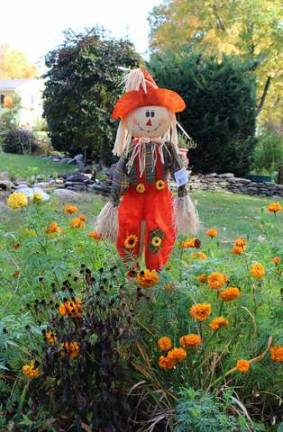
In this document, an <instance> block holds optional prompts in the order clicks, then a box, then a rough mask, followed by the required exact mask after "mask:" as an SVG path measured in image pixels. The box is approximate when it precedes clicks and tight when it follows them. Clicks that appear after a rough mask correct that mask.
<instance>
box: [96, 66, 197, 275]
mask: <svg viewBox="0 0 283 432" xmlns="http://www.w3.org/2000/svg"><path fill="white" fill-rule="evenodd" d="M184 109H185V102H184V100H183V99H182V98H181V96H180V95H178V94H177V93H176V92H174V91H172V90H167V89H163V88H159V87H158V86H157V85H156V83H155V81H154V80H153V78H152V76H151V75H150V73H149V72H147V71H146V70H142V69H134V70H132V71H131V72H130V73H129V74H128V76H127V77H126V80H125V93H124V94H123V95H122V96H121V97H120V99H119V100H118V101H117V103H116V105H115V107H114V110H113V113H112V117H113V119H120V124H119V127H118V131H117V135H116V141H115V144H114V149H113V153H114V155H116V156H118V157H119V161H118V162H117V164H116V166H115V170H114V174H113V183H112V193H111V199H110V201H109V202H108V203H107V204H106V206H105V207H104V208H103V209H102V211H101V213H100V215H99V216H98V218H97V225H96V230H97V231H98V232H99V233H101V234H102V236H103V237H104V238H109V239H111V240H112V241H115V242H116V246H117V250H118V253H119V255H120V256H121V258H122V259H123V261H124V262H125V263H126V262H130V263H133V262H136V263H137V262H138V259H139V258H141V257H142V255H143V254H144V259H145V264H146V267H147V268H148V269H150V270H156V271H160V270H161V269H162V268H163V267H164V265H165V264H166V262H167V260H168V258H169V256H170V253H171V251H172V249H173V247H174V243H175V241H176V236H177V233H178V232H179V233H182V234H187V233H188V232H191V233H195V232H196V231H197V229H198V217H197V213H196V210H195V208H194V205H193V203H192V201H191V199H190V198H189V196H188V193H187V190H186V183H187V181H188V173H187V171H186V169H185V168H184V167H183V163H182V161H181V158H180V156H179V154H178V135H177V123H176V116H175V113H177V112H181V111H183V110H184ZM170 175H171V176H172V177H173V179H174V180H175V182H176V184H177V188H178V192H177V194H178V196H177V197H176V198H175V200H174V198H173V195H172V192H171V191H170V189H169V186H168V178H169V176H170Z"/></svg>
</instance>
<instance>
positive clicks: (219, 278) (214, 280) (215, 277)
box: [207, 272, 227, 290]
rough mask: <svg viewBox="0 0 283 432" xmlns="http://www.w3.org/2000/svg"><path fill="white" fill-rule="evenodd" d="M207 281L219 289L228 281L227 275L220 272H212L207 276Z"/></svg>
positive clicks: (211, 286)
mask: <svg viewBox="0 0 283 432" xmlns="http://www.w3.org/2000/svg"><path fill="white" fill-rule="evenodd" d="M207 282H208V285H209V286H210V288H212V289H215V290H218V289H221V288H223V286H224V285H225V283H226V282H227V276H226V275H225V274H223V273H220V272H212V273H211V274H210V275H209V276H208V277H207Z"/></svg>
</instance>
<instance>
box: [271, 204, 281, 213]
mask: <svg viewBox="0 0 283 432" xmlns="http://www.w3.org/2000/svg"><path fill="white" fill-rule="evenodd" d="M267 210H268V211H270V213H274V214H275V213H278V212H280V211H282V207H281V204H280V203H279V202H273V203H271V204H268V206H267Z"/></svg>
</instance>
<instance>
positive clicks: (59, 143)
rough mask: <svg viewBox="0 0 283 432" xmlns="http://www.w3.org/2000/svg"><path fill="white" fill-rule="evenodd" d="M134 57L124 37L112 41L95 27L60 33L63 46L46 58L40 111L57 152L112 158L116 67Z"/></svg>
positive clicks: (134, 63) (131, 64) (131, 62)
mask: <svg viewBox="0 0 283 432" xmlns="http://www.w3.org/2000/svg"><path fill="white" fill-rule="evenodd" d="M139 61H140V58H139V56H138V55H137V53H136V52H135V51H134V48H133V45H132V44H131V43H130V42H129V41H127V40H114V39H111V38H110V37H107V36H106V35H105V34H104V32H103V31H102V30H100V29H98V28H94V29H92V30H87V31H85V32H84V33H82V34H74V32H72V31H71V30H69V31H67V32H66V33H65V41H64V43H63V45H62V46H60V47H58V48H57V49H55V50H53V51H51V52H50V53H49V54H48V55H47V56H46V66H47V68H48V69H49V70H48V72H47V74H46V78H47V82H46V88H45V91H44V115H45V117H46V119H47V123H48V129H49V131H50V137H51V141H52V144H53V146H54V148H55V149H56V150H60V151H66V152H70V153H71V154H75V153H78V152H81V153H83V154H84V155H85V156H86V157H91V158H100V157H101V158H102V160H103V161H104V162H108V163H109V162H111V150H112V147H113V141H114V138H115V131H116V128H117V126H116V124H114V122H113V121H112V120H111V112H112V109H113V106H114V103H115V102H116V100H117V97H118V95H119V94H120V92H121V89H120V87H119V82H120V81H121V71H120V70H119V69H118V68H119V67H121V66H123V67H129V68H131V67H134V66H137V65H138V63H139Z"/></svg>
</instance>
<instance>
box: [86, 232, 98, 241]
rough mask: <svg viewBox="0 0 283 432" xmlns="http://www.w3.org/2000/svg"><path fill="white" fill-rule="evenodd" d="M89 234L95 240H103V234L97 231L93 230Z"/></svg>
mask: <svg viewBox="0 0 283 432" xmlns="http://www.w3.org/2000/svg"><path fill="white" fill-rule="evenodd" d="M88 236H89V237H90V238H92V239H93V240H101V234H100V233H98V232H97V231H91V232H89V233H88Z"/></svg>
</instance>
